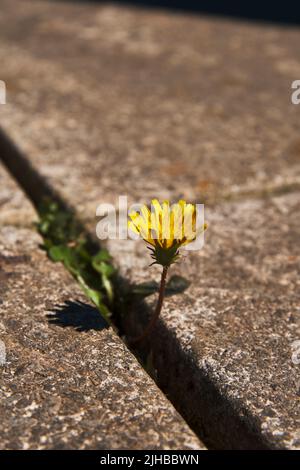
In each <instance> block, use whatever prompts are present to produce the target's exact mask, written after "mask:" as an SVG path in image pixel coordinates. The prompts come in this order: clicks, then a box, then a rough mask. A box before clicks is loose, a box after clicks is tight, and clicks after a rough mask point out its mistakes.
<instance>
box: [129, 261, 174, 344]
mask: <svg viewBox="0 0 300 470" xmlns="http://www.w3.org/2000/svg"><path fill="white" fill-rule="evenodd" d="M168 269H169V266H164V267H163V271H162V273H161V280H160V287H159V293H158V299H157V304H156V308H155V312H154V315H153V317H152V318H151V320H150V322H149V323H148V325H147V327H146V328H145V330H144V331H143V333H142V334H141V335H140V336H138V337H136V338H133V339H132V340H131V341H130V342H131V343H139V342H141V341H143V340H144V339H145V338H147V336H149V334H150V333H151V332H152V330H153V329H154V327H155V325H156V322H157V320H158V317H159V315H160V312H161V308H162V304H163V300H164V296H165V289H166V279H167V273H168Z"/></svg>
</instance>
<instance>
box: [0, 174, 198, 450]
mask: <svg viewBox="0 0 300 470" xmlns="http://www.w3.org/2000/svg"><path fill="white" fill-rule="evenodd" d="M0 181H1V183H2V184H3V183H4V182H5V188H6V193H5V197H6V195H9V196H10V197H11V199H12V200H13V201H14V200H15V199H16V198H17V199H18V200H19V201H20V203H21V206H22V207H20V208H19V211H20V212H22V210H23V208H24V207H25V208H26V211H27V210H28V212H27V213H29V212H30V211H31V215H33V209H32V208H31V209H30V206H29V203H27V201H26V200H25V198H24V196H22V194H21V192H20V191H19V190H18V189H17V188H16V186H15V185H14V184H13V183H12V182H11V181H9V180H8V177H7V175H5V174H4V172H3V171H2V169H1V168H0ZM2 194H4V192H3V186H2V191H1V194H0V201H1V203H2V202H3V201H4V202H5V197H4V199H3V198H2ZM40 243H41V239H40V237H39V236H38V235H37V234H36V233H35V232H33V231H32V230H30V229H29V228H22V227H20V226H18V227H16V226H14V225H13V223H11V222H7V224H6V225H4V226H1V228H0V253H1V254H0V339H1V343H0V344H1V347H2V349H1V348H0V358H2V359H3V357H4V356H3V345H5V350H6V361H5V362H4V360H2V361H0V364H1V365H0V396H1V401H0V421H1V429H0V448H1V449H50V448H51V449H52V448H56V449H68V448H73V449H93V448H95V449H182V448H183V449H201V448H203V445H202V444H201V443H200V442H199V441H198V439H197V438H196V436H195V435H194V434H193V433H192V431H191V430H190V429H189V428H188V427H187V425H186V424H185V423H184V421H183V420H182V418H181V417H180V416H179V415H178V414H177V412H176V411H175V409H174V408H173V406H172V405H171V404H170V403H169V402H168V401H167V400H166V398H165V397H164V396H163V394H162V392H161V391H160V390H159V389H158V388H157V387H156V385H155V384H154V383H153V382H152V380H151V379H150V378H149V377H148V376H147V375H146V373H145V372H144V371H143V369H142V368H141V366H140V365H139V364H138V362H137V360H136V359H135V357H134V356H133V355H132V354H131V353H130V352H129V351H128V349H127V348H126V346H125V345H124V344H123V343H122V341H121V340H120V339H119V338H118V337H117V336H116V334H115V333H114V332H113V330H112V329H111V328H108V327H107V325H106V324H105V322H104V321H103V319H102V318H101V317H100V315H99V313H98V312H97V310H96V309H94V308H93V307H92V306H91V305H89V304H88V303H87V301H86V299H85V297H84V296H83V295H82V294H81V292H80V290H79V288H78V287H77V285H76V283H75V281H73V280H72V278H71V277H70V276H69V275H68V274H67V273H66V271H65V270H64V268H63V267H62V266H61V265H55V266H54V265H53V264H52V263H51V262H50V261H49V260H48V259H47V258H46V255H45V254H44V253H43V252H42V251H41V250H40V249H39V244H40Z"/></svg>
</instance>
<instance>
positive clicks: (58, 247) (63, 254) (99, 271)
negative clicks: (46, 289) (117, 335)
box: [37, 198, 116, 322]
mask: <svg viewBox="0 0 300 470" xmlns="http://www.w3.org/2000/svg"><path fill="white" fill-rule="evenodd" d="M38 212H39V221H38V223H37V229H38V231H39V233H40V234H41V235H42V237H43V240H44V244H43V248H44V249H45V250H46V251H47V254H48V256H49V258H50V259H51V260H52V261H54V262H62V263H63V264H64V266H65V267H66V269H67V270H68V271H69V272H70V273H71V274H72V275H73V276H74V277H75V279H76V280H77V281H78V282H79V284H80V286H81V288H82V289H83V291H84V293H85V294H86V295H87V297H88V298H89V299H90V300H91V301H92V302H93V303H94V304H95V305H96V306H97V308H98V309H99V311H100V313H101V314H102V315H103V316H104V317H105V319H106V320H108V321H109V322H110V317H111V315H112V310H113V302H114V292H113V278H114V276H115V275H116V269H115V267H114V266H113V264H112V261H111V257H110V255H109V253H108V252H107V250H105V249H100V250H99V248H97V247H96V246H95V243H93V242H92V241H91V240H90V238H89V237H88V236H87V234H86V232H85V230H84V229H83V228H82V226H81V224H80V223H79V222H78V221H77V220H76V217H75V216H74V214H73V213H72V211H71V210H68V209H66V208H65V207H63V206H62V205H60V204H59V203H58V202H56V201H54V200H51V199H49V198H45V199H44V200H43V202H42V203H41V204H40V206H39V208H38Z"/></svg>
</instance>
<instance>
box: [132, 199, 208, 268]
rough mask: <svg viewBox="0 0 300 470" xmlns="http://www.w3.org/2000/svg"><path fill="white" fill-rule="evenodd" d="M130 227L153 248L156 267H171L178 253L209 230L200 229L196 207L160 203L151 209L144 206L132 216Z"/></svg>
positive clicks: (152, 203)
mask: <svg viewBox="0 0 300 470" xmlns="http://www.w3.org/2000/svg"><path fill="white" fill-rule="evenodd" d="M129 217H130V219H131V220H130V221H129V222H128V226H129V228H130V230H132V231H133V232H134V233H136V234H138V235H140V236H141V238H143V239H144V240H145V241H146V242H147V243H148V244H149V245H150V249H151V251H152V257H153V258H154V260H155V261H154V263H157V264H161V265H162V266H170V264H172V263H174V262H175V261H176V260H177V259H178V255H179V252H178V249H179V248H180V247H181V246H184V245H187V244H188V243H191V242H192V241H194V240H195V238H196V237H197V235H198V234H199V233H200V232H201V231H203V230H205V229H206V224H204V226H201V227H200V228H199V227H197V224H196V222H197V209H196V205H195V204H187V203H186V202H185V201H183V200H180V201H178V203H176V204H172V205H170V203H169V201H164V202H163V203H162V204H160V203H159V201H158V200H157V199H153V200H152V201H151V207H150V208H149V207H147V206H146V205H144V206H142V208H141V210H140V212H131V213H130V214H129Z"/></svg>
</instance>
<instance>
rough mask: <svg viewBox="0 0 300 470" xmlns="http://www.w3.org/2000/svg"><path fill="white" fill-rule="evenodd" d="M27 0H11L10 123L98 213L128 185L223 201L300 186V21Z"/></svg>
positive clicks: (6, 29) (45, 168) (86, 208)
mask: <svg viewBox="0 0 300 470" xmlns="http://www.w3.org/2000/svg"><path fill="white" fill-rule="evenodd" d="M14 3H15V2H14V1H12V0H3V1H2V3H1V13H0V58H1V60H2V61H3V62H4V61H5V68H4V69H2V70H1V78H2V80H5V81H6V82H7V88H8V104H7V105H6V106H5V107H3V106H2V107H1V109H0V113H1V121H2V123H3V124H4V125H6V127H7V128H8V129H9V131H10V132H11V133H12V135H13V136H14V137H15V138H17V141H18V142H20V143H22V146H23V148H24V149H25V151H26V152H27V153H28V154H29V155H31V158H33V160H34V162H35V163H36V164H37V165H38V166H39V169H40V170H41V172H42V173H43V174H45V175H47V176H48V177H49V178H50V180H51V181H52V182H55V184H56V185H57V186H59V188H60V190H61V192H62V193H63V194H64V195H65V196H66V197H68V198H70V197H71V198H72V201H73V202H74V203H76V206H77V208H78V210H80V211H81V212H82V213H83V214H84V216H86V217H87V218H88V217H90V216H91V215H93V214H94V213H95V203H96V202H97V203H100V202H102V201H103V198H104V197H105V199H106V201H107V202H115V197H116V188H118V193H119V194H128V195H129V196H130V198H131V199H132V200H136V199H138V200H141V199H142V200H144V199H149V198H150V197H152V196H156V197H172V198H175V199H176V198H177V197H179V196H181V195H182V196H184V197H186V198H188V199H192V200H197V201H199V200H203V198H206V199H209V200H211V201H214V200H215V199H218V198H219V197H220V196H224V195H225V196H226V197H236V196H238V195H239V194H240V193H242V194H243V193H248V192H249V191H250V192H260V191H265V190H266V189H276V190H279V191H280V188H282V187H283V188H285V187H294V186H298V187H299V185H300V166H299V160H300V159H299V155H300V153H299V152H300V151H299V148H300V147H299V145H300V140H299V135H298V121H299V109H298V108H297V106H294V105H292V104H291V99H290V97H291V83H292V81H294V80H295V79H297V78H299V75H300V60H299V54H298V43H299V38H300V31H299V29H296V28H295V29H288V28H286V29H285V28H280V27H278V26H277V27H275V26H268V25H253V24H247V23H243V22H237V21H234V22H233V21H229V20H228V21H225V20H217V19H209V18H206V17H201V16H192V15H190V16H189V15H178V14H172V13H166V12H155V11H148V10H143V9H141V10H139V9H133V8H132V9H130V8H121V7H117V6H111V5H107V4H105V5H97V4H96V5H95V4H94V5H87V4H83V3H81V4H71V3H58V2H38V1H35V2H31V1H28V0H23V1H22V2H21V4H20V2H18V3H17V5H18V6H17V9H18V14H17V15H16V8H15V6H14ZM75 160H76V165H74V161H75ZM62 161H63V162H64V167H63V168H62V166H61V162H62ZM120 162H122V164H121V165H120ZM67 172H68V176H69V184H66V181H65V178H66V173H67ZM74 187H76V188H77V191H74ZM83 195H84V197H83Z"/></svg>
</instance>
